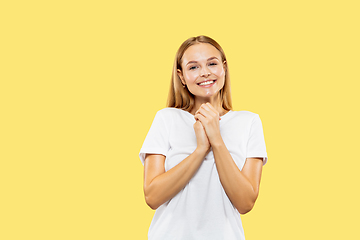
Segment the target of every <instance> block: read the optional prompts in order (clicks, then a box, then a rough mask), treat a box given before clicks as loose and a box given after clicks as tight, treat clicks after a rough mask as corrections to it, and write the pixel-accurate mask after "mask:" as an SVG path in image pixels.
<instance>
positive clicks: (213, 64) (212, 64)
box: [209, 63, 217, 66]
mask: <svg viewBox="0 0 360 240" xmlns="http://www.w3.org/2000/svg"><path fill="white" fill-rule="evenodd" d="M209 65H210V66H215V65H217V63H210V64H209Z"/></svg>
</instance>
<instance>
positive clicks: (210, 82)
mask: <svg viewBox="0 0 360 240" xmlns="http://www.w3.org/2000/svg"><path fill="white" fill-rule="evenodd" d="M215 82H216V80H209V81H205V82H201V83H198V84H197V85H199V86H207V85H210V84H213V83H215Z"/></svg>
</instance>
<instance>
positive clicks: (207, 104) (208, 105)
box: [206, 102, 221, 120]
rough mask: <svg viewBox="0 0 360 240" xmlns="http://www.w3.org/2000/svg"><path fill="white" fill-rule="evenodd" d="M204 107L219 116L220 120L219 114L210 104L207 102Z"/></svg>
mask: <svg viewBox="0 0 360 240" xmlns="http://www.w3.org/2000/svg"><path fill="white" fill-rule="evenodd" d="M206 106H207V107H208V108H209V109H211V110H212V111H213V112H215V113H216V114H218V115H219V120H221V117H220V114H219V112H218V111H216V109H215V108H214V106H213V105H211V103H209V102H207V103H206Z"/></svg>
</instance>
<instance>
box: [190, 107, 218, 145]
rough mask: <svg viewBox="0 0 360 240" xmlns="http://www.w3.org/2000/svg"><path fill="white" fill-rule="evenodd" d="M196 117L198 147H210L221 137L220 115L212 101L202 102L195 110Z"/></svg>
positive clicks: (195, 126)
mask: <svg viewBox="0 0 360 240" xmlns="http://www.w3.org/2000/svg"><path fill="white" fill-rule="evenodd" d="M194 118H195V120H196V122H195V124H194V130H195V134H196V138H197V144H198V147H202V148H205V149H208V148H210V146H211V145H213V144H215V143H216V142H217V141H219V140H220V139H221V134H220V127H219V119H220V115H219V113H218V111H216V109H215V108H214V107H213V106H212V105H211V104H210V103H204V104H202V105H201V106H200V108H199V109H198V110H197V111H196V112H195V116H194Z"/></svg>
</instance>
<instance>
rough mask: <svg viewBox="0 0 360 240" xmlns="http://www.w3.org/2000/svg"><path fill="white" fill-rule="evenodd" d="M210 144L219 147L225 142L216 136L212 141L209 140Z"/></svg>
mask: <svg viewBox="0 0 360 240" xmlns="http://www.w3.org/2000/svg"><path fill="white" fill-rule="evenodd" d="M210 145H211V147H212V148H213V149H214V148H219V147H222V146H224V145H225V143H224V141H223V139H222V138H221V137H220V138H216V139H215V140H213V141H210Z"/></svg>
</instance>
